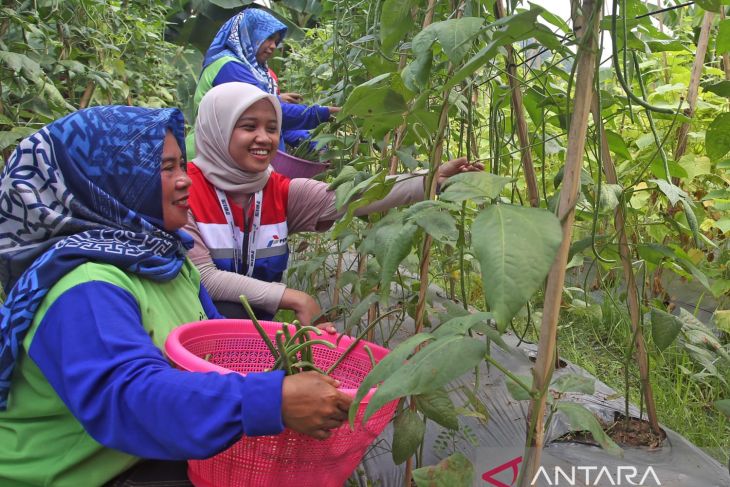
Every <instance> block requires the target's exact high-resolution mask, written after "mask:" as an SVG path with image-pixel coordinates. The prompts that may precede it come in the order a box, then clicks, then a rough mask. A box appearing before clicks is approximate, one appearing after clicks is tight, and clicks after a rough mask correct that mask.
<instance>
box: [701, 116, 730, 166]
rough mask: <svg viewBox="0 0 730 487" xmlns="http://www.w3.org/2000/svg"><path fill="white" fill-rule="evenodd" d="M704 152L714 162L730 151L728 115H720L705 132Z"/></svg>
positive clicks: (729, 122) (729, 117) (729, 119)
mask: <svg viewBox="0 0 730 487" xmlns="http://www.w3.org/2000/svg"><path fill="white" fill-rule="evenodd" d="M705 150H706V151H707V155H708V156H710V159H712V160H713V161H716V160H718V159H720V158H721V157H722V156H724V155H725V154H727V153H728V151H730V113H721V114H719V115H718V116H717V117H715V120H713V121H712V122H711V123H710V125H709V126H708V127H707V130H706V131H705Z"/></svg>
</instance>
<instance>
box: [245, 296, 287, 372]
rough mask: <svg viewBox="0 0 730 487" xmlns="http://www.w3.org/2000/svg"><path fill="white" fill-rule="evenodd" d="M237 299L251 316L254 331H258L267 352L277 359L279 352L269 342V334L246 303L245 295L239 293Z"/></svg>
mask: <svg viewBox="0 0 730 487" xmlns="http://www.w3.org/2000/svg"><path fill="white" fill-rule="evenodd" d="M238 299H239V300H240V301H241V304H242V305H243V309H245V310H246V313H247V314H248V316H249V317H250V318H251V321H252V322H253V326H255V327H256V331H258V332H259V335H261V339H262V340H263V341H264V343H265V344H266V347H267V348H268V349H269V352H271V355H272V356H273V357H274V360H277V359H278V358H279V353H278V352H277V351H276V347H275V346H274V344H273V343H272V342H271V339H270V338H269V335H268V334H267V333H266V330H264V328H263V327H262V326H261V324H260V323H259V320H257V319H256V315H255V314H254V312H253V309H251V305H250V304H249V303H248V299H247V298H246V296H244V295H243V294H241V295H240V296H238Z"/></svg>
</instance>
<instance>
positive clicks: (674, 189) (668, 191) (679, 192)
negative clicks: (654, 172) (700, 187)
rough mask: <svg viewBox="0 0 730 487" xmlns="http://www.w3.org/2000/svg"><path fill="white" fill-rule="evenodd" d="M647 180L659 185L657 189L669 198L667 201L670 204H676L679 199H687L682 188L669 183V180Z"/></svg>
mask: <svg viewBox="0 0 730 487" xmlns="http://www.w3.org/2000/svg"><path fill="white" fill-rule="evenodd" d="M649 182H651V183H655V184H656V185H657V186H658V187H659V190H660V191H661V192H662V193H664V196H666V197H667V198H668V199H669V202H670V203H671V204H672V205H676V204H677V203H679V201H680V200H683V201H684V200H688V199H689V196H688V195H687V193H686V192H685V191H684V190H683V189H682V188H680V187H679V186H676V185H674V184H672V183H670V182H669V181H665V180H663V179H650V180H649Z"/></svg>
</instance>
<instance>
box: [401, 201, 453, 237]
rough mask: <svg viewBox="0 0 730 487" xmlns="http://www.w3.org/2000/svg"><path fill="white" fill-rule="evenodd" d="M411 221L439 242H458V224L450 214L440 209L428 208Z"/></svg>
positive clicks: (412, 217) (414, 216)
mask: <svg viewBox="0 0 730 487" xmlns="http://www.w3.org/2000/svg"><path fill="white" fill-rule="evenodd" d="M410 221H414V222H416V224H417V225H418V226H419V227H421V228H423V229H424V230H425V231H426V233H428V234H429V235H431V237H433V239H434V240H436V241H438V242H453V241H454V240H456V236H457V235H458V233H459V232H458V230H456V222H455V221H454V217H453V216H451V214H450V213H449V212H446V211H441V210H440V209H438V208H426V209H424V210H422V211H419V212H418V213H416V214H414V215H413V216H411V219H410Z"/></svg>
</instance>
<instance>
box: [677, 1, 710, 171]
mask: <svg viewBox="0 0 730 487" xmlns="http://www.w3.org/2000/svg"><path fill="white" fill-rule="evenodd" d="M714 15H715V14H714V13H712V12H705V16H704V17H703V19H702V28H701V29H700V38H699V39H698V40H697V53H696V57H695V61H694V64H692V74H690V78H689V79H690V81H689V90H688V91H687V104H688V105H689V106H688V107H687V108H686V109H685V110H684V114H685V115H687V117H689V118H692V117H693V116H694V113H695V106H696V105H697V94H698V92H699V88H700V77H701V76H702V68H703V67H704V63H705V54H706V53H707V44H708V41H709V39H710V28H711V27H712V18H713V16H714ZM689 126H690V122H684V123H683V124H682V125H681V126H680V127H679V129H677V148H676V150H675V151H674V160H675V161H678V160H679V159H680V158H681V157H682V156H683V155H684V153H685V151H686V150H687V134H688V133H689Z"/></svg>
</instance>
